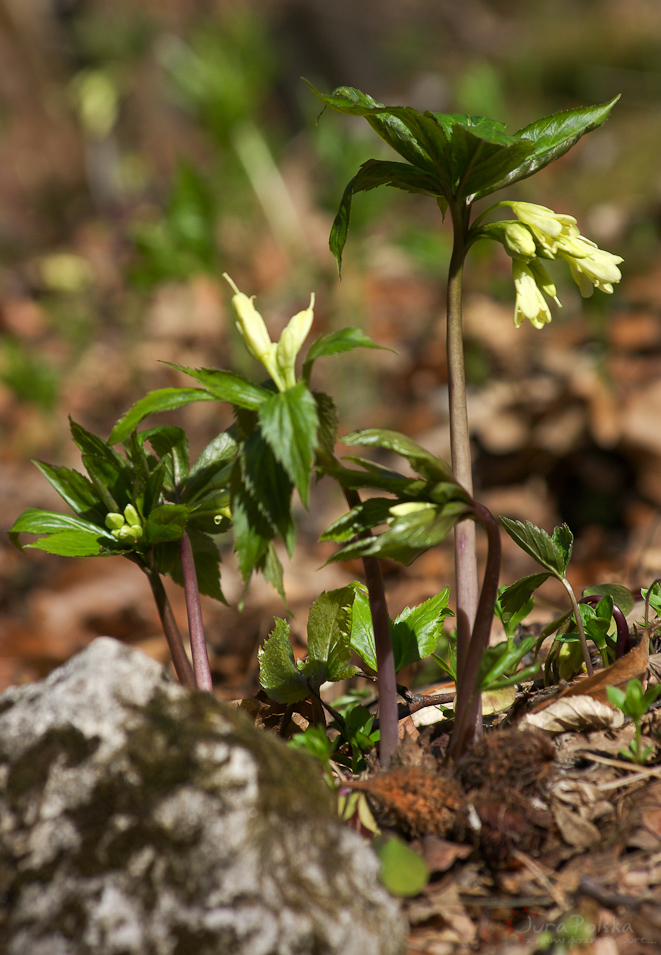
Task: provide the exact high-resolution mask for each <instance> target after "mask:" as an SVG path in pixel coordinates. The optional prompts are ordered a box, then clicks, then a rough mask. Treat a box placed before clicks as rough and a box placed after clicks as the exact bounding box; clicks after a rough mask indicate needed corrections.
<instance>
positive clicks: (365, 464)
mask: <svg viewBox="0 0 661 955" xmlns="http://www.w3.org/2000/svg"><path fill="white" fill-rule="evenodd" d="M344 460H345V461H351V462H352V463H353V464H358V465H360V467H361V468H363V470H362V471H356V470H355V469H353V468H346V467H343V466H342V465H333V464H325V465H324V473H325V474H328V475H330V477H333V478H335V480H336V481H337V482H338V483H339V484H340V485H341V486H342V487H347V488H354V489H358V488H361V487H371V488H380V489H381V490H382V491H389V492H390V493H392V494H394V495H396V496H397V497H398V498H404V499H406V498H408V499H411V500H416V499H418V498H419V497H420V496H421V495H423V493H424V491H425V488H426V486H427V482H426V481H424V480H423V479H421V478H418V477H413V478H411V477H404V476H403V475H402V474H399V473H398V472H397V471H393V470H392V469H391V468H386V467H383V466H382V465H380V464H374V462H373V461H368V460H366V459H365V458H359V457H354V456H353V455H351V456H347V457H345V458H344ZM393 503H394V502H393Z"/></svg>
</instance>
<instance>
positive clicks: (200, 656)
mask: <svg viewBox="0 0 661 955" xmlns="http://www.w3.org/2000/svg"><path fill="white" fill-rule="evenodd" d="M180 552H181V572H182V576H183V578H184V593H185V595H186V612H187V614H188V632H189V634H190V647H191V654H192V657H193V672H194V674H195V685H196V687H197V689H198V690H207V691H208V692H209V693H211V692H212V690H213V683H212V682H211V668H210V667H209V657H208V656H207V644H206V640H205V639H204V622H203V620H202V607H201V606H200V591H199V588H198V586H197V572H196V570H195V559H194V557H193V548H192V547H191V542H190V538H189V536H188V534H187V533H186V532H185V531H184V533H183V535H182V537H181V543H180Z"/></svg>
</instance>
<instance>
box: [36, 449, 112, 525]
mask: <svg viewBox="0 0 661 955" xmlns="http://www.w3.org/2000/svg"><path fill="white" fill-rule="evenodd" d="M32 463H33V464H34V465H35V466H36V467H37V468H39V470H40V471H41V473H42V474H43V475H44V477H45V478H46V480H47V481H48V483H49V484H51V485H52V486H53V487H54V488H55V490H56V491H57V493H58V494H59V495H60V497H61V498H63V500H65V501H66V503H67V504H68V505H69V507H70V508H71V510H72V511H75V512H76V514H78V515H80V516H84V517H87V518H90V519H92V520H94V518H97V519H98V520H102V519H103V515H104V514H105V511H106V508H105V507H104V506H103V504H102V502H100V501H99V498H98V495H97V494H96V491H95V489H94V485H93V484H92V482H91V481H90V480H89V479H88V478H86V477H85V476H84V475H83V474H80V473H79V472H78V471H74V470H72V469H71V468H65V467H60V466H58V465H55V464H46V463H45V461H33V462H32Z"/></svg>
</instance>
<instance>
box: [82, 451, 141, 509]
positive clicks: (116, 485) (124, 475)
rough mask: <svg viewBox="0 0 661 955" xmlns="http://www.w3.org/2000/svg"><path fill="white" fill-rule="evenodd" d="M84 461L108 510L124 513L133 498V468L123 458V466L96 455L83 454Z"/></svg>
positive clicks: (110, 459) (121, 460)
mask: <svg viewBox="0 0 661 955" xmlns="http://www.w3.org/2000/svg"><path fill="white" fill-rule="evenodd" d="M118 457H119V455H118ZM82 459H83V465H84V466H85V470H86V471H87V473H88V474H89V476H90V480H91V482H92V484H93V485H94V489H95V491H96V493H97V494H98V495H99V498H100V499H101V500H102V501H103V504H104V506H105V507H106V509H107V510H108V511H123V510H124V508H125V507H126V505H127V504H128V503H129V502H130V500H131V496H132V490H133V470H132V468H131V467H130V466H129V465H128V463H127V462H126V461H125V460H124V458H121V457H120V458H119V460H120V462H121V464H120V463H117V462H115V461H114V460H113V459H112V458H103V457H101V456H100V455H96V454H83V456H82Z"/></svg>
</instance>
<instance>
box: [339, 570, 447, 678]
mask: <svg viewBox="0 0 661 955" xmlns="http://www.w3.org/2000/svg"><path fill="white" fill-rule="evenodd" d="M351 586H352V587H353V588H354V591H355V594H356V596H355V600H354V604H353V613H352V619H351V646H352V647H353V649H354V650H355V651H356V653H358V655H359V656H360V657H361V658H362V659H363V660H364V661H365V663H366V664H367V666H368V667H370V668H371V669H372V670H374V671H376V669H377V663H376V646H375V643H374V627H373V624H372V614H371V611H370V605H369V597H368V595H367V594H366V593H365V591H364V589H363V588H362V586H361V585H360V584H357V583H355V582H354V583H353V584H352V585H351ZM448 595H449V589H448V588H447V587H446V589H445V590H444V591H442V592H441V593H440V594H437V595H436V596H435V597H430V599H429V600H426V601H425V602H424V603H422V604H420V605H419V606H417V607H406V608H405V609H404V610H403V611H402V613H401V614H400V615H399V616H398V617H397V619H396V620H395V621H392V620H391V621H390V634H391V638H392V644H393V655H394V659H395V670H396V671H399V670H401V669H402V668H403V667H405V666H408V665H409V664H411V663H417V662H419V661H420V660H424V659H425V657H428V656H429V655H430V654H431V653H432V652H433V650H434V649H435V647H436V644H437V642H438V638H439V636H440V634H441V632H442V630H443V621H444V619H445V617H447V616H451V615H452V611H451V610H450V609H449V607H448V606H447V602H448Z"/></svg>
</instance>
